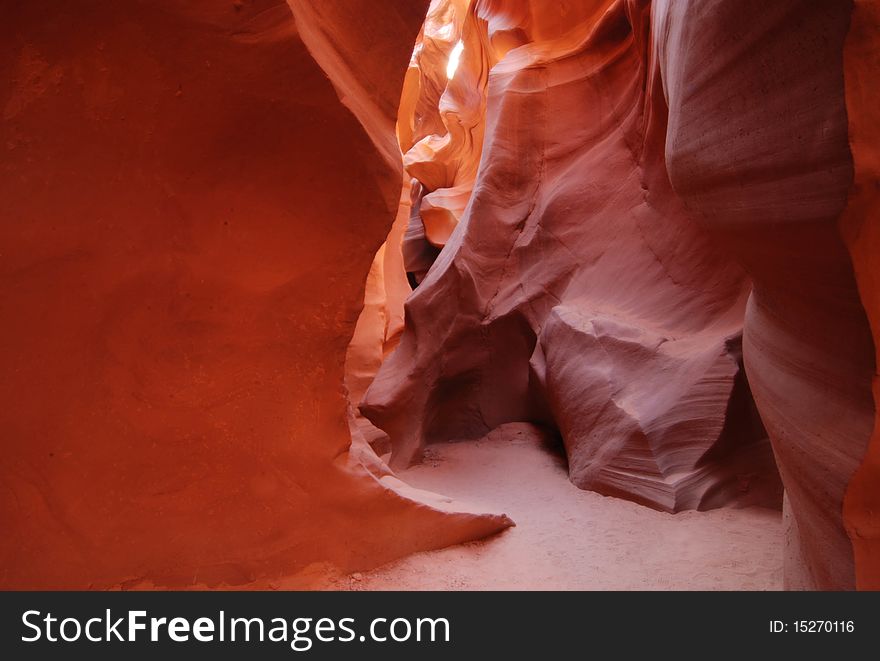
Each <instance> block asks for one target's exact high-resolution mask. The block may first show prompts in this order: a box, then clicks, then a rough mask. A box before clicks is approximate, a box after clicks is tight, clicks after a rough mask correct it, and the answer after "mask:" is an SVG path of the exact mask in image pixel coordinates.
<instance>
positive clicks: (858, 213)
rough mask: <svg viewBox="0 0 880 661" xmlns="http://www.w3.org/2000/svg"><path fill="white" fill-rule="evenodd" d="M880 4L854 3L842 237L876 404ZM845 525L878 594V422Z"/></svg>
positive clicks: (866, 584)
mask: <svg viewBox="0 0 880 661" xmlns="http://www.w3.org/2000/svg"><path fill="white" fill-rule="evenodd" d="M878 34H880V3H878V2H876V1H874V0H870V1H865V0H856V2H855V3H854V6H853V13H852V18H851V24H850V30H849V33H848V34H847V38H846V45H845V49H844V79H845V83H846V109H847V116H848V120H849V145H850V150H851V152H852V158H853V168H854V181H853V187H852V188H851V190H850V196H849V201H848V205H847V208H846V210H845V212H844V215H843V217H842V219H841V230H842V234H843V236H844V238H845V240H846V244H847V247H848V248H849V250H850V253H851V255H852V261H853V271H854V274H855V278H856V283H857V284H858V288H859V295H860V297H861V300H862V304H863V306H864V308H865V312H866V313H867V316H868V321H869V323H870V326H871V331H872V335H873V338H874V350H875V371H874V375H873V377H874V403H875V408H876V406H877V403H878V402H880V378H878V376H877V371H876V365H877V364H880V355H877V353H876V352H878V351H880V217H878V211H877V210H878V209H880V123H878V122H877V108H878V107H880V41H878V39H877V35H878ZM844 524H845V525H846V529H847V532H848V533H849V535H850V538H851V540H852V543H853V550H854V552H855V573H856V577H855V578H856V585H857V586H858V587H859V588H862V589H868V590H880V418H877V416H876V415H875V418H874V430H873V434H872V436H871V440H870V443H869V446H868V450H867V453H866V454H865V456H864V458H863V459H862V463H861V464H860V466H859V469H858V470H857V472H856V474H855V475H854V476H853V479H852V481H851V482H850V484H849V487H848V490H847V494H846V498H845V500H844Z"/></svg>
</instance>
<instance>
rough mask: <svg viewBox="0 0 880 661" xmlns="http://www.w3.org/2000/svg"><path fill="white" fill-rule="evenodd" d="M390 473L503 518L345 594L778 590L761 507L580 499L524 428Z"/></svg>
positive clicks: (434, 449) (772, 536) (365, 578)
mask: <svg viewBox="0 0 880 661" xmlns="http://www.w3.org/2000/svg"><path fill="white" fill-rule="evenodd" d="M398 475H399V476H400V477H401V478H402V479H403V480H405V481H406V482H408V483H409V484H412V485H413V486H415V487H418V488H421V489H428V490H431V491H436V492H439V493H442V494H445V495H448V496H451V497H453V498H455V499H458V500H466V501H470V502H472V503H478V504H481V505H483V506H486V507H489V508H492V509H493V510H495V511H503V512H506V513H507V514H508V515H510V516H511V517H512V518H513V520H514V521H516V523H517V527H516V528H512V529H510V530H508V531H506V532H504V533H501V534H500V535H496V536H495V537H493V538H491V539H488V540H485V541H482V542H474V543H469V544H463V545H460V546H455V547H451V548H447V549H442V550H439V551H431V552H426V553H417V554H415V555H412V556H409V557H407V558H404V559H402V560H399V561H396V562H393V563H391V564H388V565H385V566H384V567H380V568H379V569H377V570H374V571H371V572H364V573H362V574H354V575H353V576H352V577H342V578H341V579H336V580H333V581H332V583H333V584H332V585H328V586H327V587H330V588H331V589H353V590H490V589H495V590H541V589H544V590H779V589H781V588H782V520H781V519H782V517H781V514H780V513H779V512H777V511H774V510H769V509H763V508H748V509H722V510H714V511H711V512H684V513H681V514H675V515H671V514H664V513H662V512H656V511H654V510H651V509H648V508H646V507H642V506H640V505H636V504H634V503H631V502H628V501H625V500H620V499H617V498H606V497H603V496H600V495H598V494H595V493H592V492H588V491H581V490H580V489H578V488H577V487H575V486H573V485H572V484H571V483H570V482H569V481H568V479H567V476H566V472H565V465H564V460H563V459H561V458H560V457H559V456H558V455H556V454H554V453H553V452H551V451H550V450H548V449H547V448H546V447H544V445H543V444H542V442H541V441H540V439H539V438H537V437H536V436H535V435H534V434H532V433H531V432H530V431H529V428H528V427H525V426H512V427H511V426H508V427H507V428H503V429H502V430H501V431H499V432H495V433H493V434H490V435H489V436H488V437H486V438H484V439H481V440H479V441H467V442H460V443H447V444H442V445H433V446H431V447H430V449H429V450H428V453H427V456H426V459H425V461H424V463H422V464H420V465H417V466H414V467H412V468H410V469H408V470H406V471H401V472H399V473H398Z"/></svg>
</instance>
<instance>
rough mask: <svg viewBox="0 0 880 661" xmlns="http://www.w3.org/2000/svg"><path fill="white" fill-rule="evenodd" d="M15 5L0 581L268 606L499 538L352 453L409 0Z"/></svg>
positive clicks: (393, 191)
mask: <svg viewBox="0 0 880 661" xmlns="http://www.w3.org/2000/svg"><path fill="white" fill-rule="evenodd" d="M8 4H9V6H8V7H6V8H5V9H4V20H3V22H2V25H0V52H2V54H0V81H2V82H0V175H2V176H0V210H2V211H0V214H2V216H0V245H2V246H3V247H2V252H3V259H2V260H0V310H2V318H3V320H4V321H3V325H2V327H0V353H2V365H3V378H2V380H0V388H2V394H0V397H2V401H3V407H2V409H0V429H2V455H0V456H2V459H0V492H2V496H0V527H2V529H3V535H2V537H0V566H2V571H0V586H2V587H3V588H87V587H93V588H105V587H111V586H118V585H123V586H149V585H155V586H160V587H166V586H167V587H182V586H189V585H196V586H215V585H253V586H260V585H265V584H266V583H267V582H269V581H273V580H277V578H278V577H279V576H284V575H290V574H293V573H294V572H296V571H298V570H300V569H302V568H303V567H305V566H307V565H308V564H309V563H313V562H332V563H336V564H337V565H339V566H340V567H342V568H343V569H352V568H357V567H366V566H371V565H375V564H377V563H380V562H383V561H386V560H389V559H391V558H393V557H396V556H399V555H401V554H404V553H407V552H411V551H414V550H418V549H426V548H434V547H438V546H442V545H446V544H450V543H454V542H458V541H461V540H465V539H471V538H473V537H476V536H481V535H485V534H488V533H490V532H493V531H495V530H498V529H500V528H502V527H504V526H506V525H509V521H508V520H507V519H506V518H504V517H500V516H491V515H477V514H469V513H462V512H456V511H454V505H452V506H450V505H448V504H445V505H443V504H431V503H430V502H427V501H423V500H419V501H418V502H416V501H415V500H412V499H410V497H408V496H407V495H405V494H407V493H409V492H408V491H407V490H406V488H405V486H403V485H401V484H400V483H398V482H397V481H395V480H394V479H393V477H391V476H390V475H389V474H388V472H387V469H385V468H384V467H383V466H382V465H381V464H380V463H379V462H378V461H377V460H376V458H375V455H372V454H371V453H370V451H369V450H368V448H364V447H360V446H358V447H356V448H355V449H356V452H351V453H350V452H348V450H349V444H350V436H349V431H348V427H347V403H346V399H345V391H344V389H343V386H342V382H343V361H344V355H345V351H346V346H347V344H348V341H349V339H350V337H351V335H352V333H353V331H354V325H355V321H356V319H357V315H358V313H359V311H360V308H361V305H362V301H363V286H364V280H365V278H366V275H367V272H368V270H369V268H370V263H371V261H372V259H373V256H374V254H375V252H376V250H377V249H378V247H379V245H380V244H381V243H382V241H383V240H384V238H385V236H386V234H387V233H388V229H389V227H390V225H391V222H392V220H393V217H394V214H395V212H396V209H397V202H398V197H399V192H400V181H401V175H402V173H401V170H400V164H399V155H398V156H397V159H396V160H395V158H393V152H392V149H391V148H389V145H392V146H393V144H394V143H393V140H394V138H393V118H394V113H395V109H396V107H397V100H398V98H399V92H400V88H401V85H402V81H403V76H404V73H405V70H406V62H407V58H408V57H409V55H410V52H411V49H412V44H413V42H414V40H415V38H416V35H417V33H418V29H419V25H420V23H421V21H422V19H423V17H424V13H425V11H426V8H427V7H426V3H424V2H414V1H412V0H399V1H383V2H381V3H376V2H361V3H330V2H323V3H319V4H320V8H321V10H320V11H319V12H317V14H312V13H310V12H307V11H305V10H304V5H305V3H300V2H293V1H292V2H291V6H288V5H287V4H286V3H284V2H283V1H282V0H240V1H236V2H233V1H231V0H230V1H229V2H226V1H219V0H156V1H154V2H134V1H130V0H126V1H122V2H120V1H118V0H86V1H83V2H77V3H71V2H65V1H61V0H32V1H29V2H22V3H8ZM310 4H311V3H310ZM291 7H292V8H293V10H294V13H295V14H296V18H297V20H296V21H295V20H294V17H293V14H292V13H291ZM316 35H321V36H322V38H318V37H316ZM301 37H302V38H301ZM304 41H305V43H304ZM307 47H308V48H310V49H311V52H310V51H309V50H308V49H307ZM353 63H356V64H359V66H358V67H353V66H352V64H353ZM319 64H320V66H319ZM328 76H329V78H328ZM353 79H354V80H356V81H358V82H359V85H360V87H358V86H357V85H355V84H354V83H353V82H352V80H353ZM334 85H335V89H334ZM340 97H341V98H342V101H344V102H345V104H343V103H342V102H340ZM410 495H412V496H413V497H418V498H422V496H419V495H417V494H410ZM425 497H426V498H427V497H428V496H425Z"/></svg>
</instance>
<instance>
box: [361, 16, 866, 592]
mask: <svg viewBox="0 0 880 661" xmlns="http://www.w3.org/2000/svg"><path fill="white" fill-rule="evenodd" d="M436 4H437V3H435V5H436ZM447 4H448V3H447ZM876 7H877V5H876V3H874V2H860V3H856V9H855V12H854V13H853V7H852V5H851V3H849V2H837V1H836V0H825V1H820V2H812V1H807V0H784V1H782V2H777V3H771V4H770V5H769V6H768V5H767V4H766V3H760V2H757V1H755V2H751V1H748V2H740V1H739V0H715V1H712V2H697V1H687V0H686V1H683V2H678V0H675V1H672V0H655V1H654V2H650V1H649V0H567V1H563V2H556V3H552V6H550V5H548V4H547V3H540V2H530V1H528V0H518V1H517V2H495V1H493V0H475V1H474V2H473V3H471V5H470V13H469V15H468V18H467V19H466V20H465V21H463V22H462V23H461V25H462V28H461V30H462V36H461V39H462V41H463V43H464V44H465V52H464V55H463V57H462V65H461V68H462V70H463V71H465V72H470V75H465V76H463V77H462V79H461V80H459V78H458V75H456V77H455V79H453V80H452V81H450V83H449V86H448V87H447V89H446V91H445V92H444V93H443V94H442V95H441V96H440V98H439V99H437V100H436V102H432V103H428V102H429V101H431V100H432V99H435V98H436V93H433V92H432V96H429V95H426V94H423V97H424V102H423V103H422V106H423V107H424V108H426V109H423V110H419V108H420V106H419V104H418V103H416V102H414V101H410V103H409V104H404V106H403V107H402V111H403V114H402V115H401V117H402V118H404V117H406V118H408V119H407V127H418V126H427V127H428V129H427V132H426V134H425V136H422V137H420V136H419V135H412V134H413V133H414V131H410V130H409V128H408V129H407V131H399V132H400V134H401V135H407V136H410V137H409V139H408V141H406V142H403V144H402V146H403V148H404V150H405V151H406V150H407V148H409V153H408V154H407V158H405V164H406V166H407V170H408V172H409V173H410V174H411V175H413V177H415V179H416V180H417V184H416V186H415V187H414V189H413V190H414V194H413V200H414V201H416V202H419V204H418V206H416V205H414V208H413V211H414V213H413V219H412V222H411V226H413V225H415V226H416V227H415V228H414V229H411V230H410V231H409V233H408V235H407V238H408V239H409V240H410V243H409V245H408V244H407V242H406V241H405V242H404V257H406V254H407V248H408V247H409V248H410V251H411V253H412V254H418V255H420V256H421V258H422V259H424V258H425V256H429V257H431V255H430V253H429V252H427V250H426V248H425V246H426V245H427V244H430V245H431V246H434V247H439V246H445V248H444V249H443V251H442V252H441V253H440V254H439V256H436V253H435V255H434V257H436V261H434V262H433V265H432V266H431V267H430V270H429V271H428V270H426V269H424V265H423V264H421V263H419V264H418V267H419V268H420V269H423V270H425V271H426V272H425V273H424V274H421V276H420V278H419V280H421V284H420V285H419V286H418V288H417V289H416V290H415V292H414V293H413V295H412V296H411V297H410V299H409V300H408V301H407V303H406V308H405V315H406V321H405V326H406V327H405V331H404V333H403V336H402V338H401V341H400V346H399V348H398V350H397V351H396V352H395V353H393V354H392V355H391V356H390V358H389V359H388V360H387V361H386V362H385V363H384V364H383V365H382V368H381V370H380V371H379V373H378V375H377V378H376V379H375V381H374V382H373V384H372V385H371V387H370V389H369V390H368V392H367V394H366V397H365V398H364V401H363V403H362V404H361V410H362V411H363V413H364V414H365V415H366V416H367V417H368V418H369V419H370V420H371V421H372V422H373V423H374V424H376V425H377V426H379V427H381V428H382V429H383V430H385V431H386V432H387V433H388V435H389V437H390V440H391V444H392V447H393V453H392V457H391V460H392V463H393V465H405V464H407V463H409V462H410V461H412V460H413V459H415V458H417V457H418V455H419V453H420V452H421V450H422V448H423V447H424V445H425V444H426V443H431V442H435V441H442V440H447V439H453V438H454V439H467V438H476V437H479V436H481V435H483V434H485V433H486V431H488V430H490V429H492V428H494V427H497V426H498V425H501V424H503V423H506V422H512V421H530V422H537V423H541V424H544V425H547V426H549V427H551V428H554V429H556V430H558V432H559V434H560V436H561V438H562V441H563V443H564V445H565V449H566V453H567V455H568V460H569V471H570V477H571V479H572V481H573V482H574V483H575V484H577V485H578V486H581V487H583V488H588V489H594V490H597V491H599V492H601V493H605V494H610V495H617V496H622V497H626V498H630V499H633V500H636V501H639V502H643V503H646V504H649V505H651V506H653V507H657V508H661V509H666V510H669V511H677V510H680V509H687V508H707V507H714V506H718V505H722V504H731V503H746V502H760V503H764V504H770V503H773V502H774V501H775V500H776V499H777V498H778V496H779V492H778V483H777V482H776V480H777V479H778V478H777V477H776V469H775V467H774V458H775V463H776V464H777V465H778V468H779V473H780V474H781V477H782V481H783V482H784V485H785V488H786V493H787V497H786V499H785V507H784V510H785V520H786V528H787V529H786V539H785V552H786V583H787V585H788V587H791V588H821V589H841V588H851V587H853V586H855V585H856V584H857V583H858V585H859V586H860V587H877V586H878V578H877V576H878V574H877V567H878V566H880V565H878V561H877V551H876V548H877V546H876V544H877V542H876V540H877V539H878V537H880V535H878V530H880V526H878V523H877V521H878V518H877V514H876V512H877V508H876V494H877V493H878V479H877V478H878V472H880V471H878V468H877V465H878V464H877V462H878V459H877V457H878V455H877V452H876V442H875V444H874V445H872V446H871V451H870V452H869V453H868V454H867V458H866V450H867V448H868V441H869V437H870V435H871V430H872V428H873V426H874V418H875V407H874V403H873V401H872V397H871V379H872V377H873V375H874V374H875V367H874V365H875V363H874V343H873V340H872V336H871V331H870V327H869V324H868V317H870V318H871V319H872V320H873V321H875V322H876V319H874V317H876V312H877V311H876V303H875V302H874V301H875V299H876V297H877V293H876V292H877V290H876V287H875V281H876V273H877V267H876V264H875V262H876V258H875V257H874V251H875V250H874V249H875V248H876V246H877V243H876V241H875V239H876V236H875V235H876V232H875V228H874V227H873V225H872V224H871V222H870V221H871V216H870V214H871V209H872V204H873V202H874V201H875V197H876V188H877V186H876V182H877V164H876V152H875V150H876V146H875V145H876V139H875V138H876V137H877V136H876V129H875V125H876V122H875V121H872V120H871V113H872V110H871V108H873V105H872V103H873V101H874V96H875V94H874V93H873V92H872V91H871V90H873V89H875V87H874V86H873V85H872V82H873V76H875V75H876V74H875V72H876V71H877V51H876V48H877V47H876V33H872V32H871V30H872V28H876V24H877V8H876ZM851 14H852V30H851V31H850V32H849V34H850V36H849V39H848V41H847V42H846V43H847V45H846V60H845V59H844V53H845V49H844V42H845V40H846V39H847V34H848V30H850V23H851ZM420 64H421V65H422V66H426V65H427V66H433V67H434V68H436V67H437V66H438V64H437V63H433V64H432V63H431V62H426V61H424V59H423V61H422V62H421V63H420ZM412 77H413V76H410V77H409V78H408V82H407V88H408V85H409V81H410V79H411V78H412ZM421 77H422V78H426V77H427V78H431V75H430V74H426V73H425V72H422V74H421ZM435 78H436V76H435ZM462 87H466V88H468V89H467V90H463V89H461V88H462ZM404 98H405V99H406V98H407V95H406V93H405V94H404ZM462 100H464V101H462ZM460 103H464V104H465V105H466V106H467V107H468V108H469V109H470V113H469V112H468V111H467V109H465V110H463V109H462V108H461V107H460V106H459V104H460ZM427 108H436V110H429V109H427ZM847 109H849V116H848V115H847ZM444 111H446V112H445V114H444ZM481 112H482V113H484V114H485V117H484V118H483V119H482V121H479V120H473V119H470V120H468V122H467V127H468V130H467V131H466V132H464V133H463V132H461V131H460V130H459V127H460V126H461V124H460V123H457V118H459V117H471V116H478V115H479V113H481ZM413 113H415V115H416V117H418V116H419V114H420V113H421V115H423V116H424V117H425V120H424V121H422V122H420V121H413V120H412V119H411V115H412V114H413ZM438 116H439V118H440V120H441V121H438V119H437V117H438ZM449 119H451V120H453V121H452V122H450V121H447V120H449ZM463 134H466V135H467V139H468V140H470V141H471V143H472V144H468V145H467V148H466V149H465V148H463V145H465V144H466V143H467V141H462V139H461V137H460V136H461V135H463ZM410 143H412V144H413V145H414V146H413V147H410ZM453 145H458V147H457V148H455V149H453V148H451V146H453ZM477 159H479V163H478V168H477V169H473V165H474V163H475V162H476V161H477ZM853 159H855V183H854V179H853V173H854V168H853ZM463 161H468V162H467V163H463ZM469 172H473V173H474V175H473V180H469V179H468V176H467V175H466V176H462V177H460V178H459V173H469ZM460 183H463V184H465V185H466V188H465V189H463V190H465V191H467V192H468V197H467V200H466V202H464V203H462V201H461V199H460V198H458V197H456V196H454V195H451V194H450V192H452V191H455V190H456V187H457V186H459V184H460ZM471 190H472V194H470V191H471ZM438 191H439V194H437V192H438ZM430 196H434V198H436V199H438V200H444V202H443V203H440V204H436V203H432V204H426V203H425V202H424V200H425V199H427V198H428V197H430ZM451 199H454V203H452V202H450V201H449V200H451ZM438 207H443V208H445V211H444V213H443V214H440V213H439V212H438ZM441 210H442V209H441ZM438 218H443V219H445V220H444V222H442V223H441V222H437V219H438ZM419 224H421V227H418V225H419ZM439 229H442V230H443V231H442V232H441V231H439ZM419 242H421V244H419ZM417 247H420V248H421V252H419V250H416V249H415V248H417ZM854 265H855V269H854ZM411 270H412V271H415V270H416V269H415V268H413V269H411ZM422 278H423V279H422ZM866 309H867V312H868V317H866V314H865V310H866ZM743 365H744V367H745V369H743ZM746 375H747V376H748V378H747V379H746ZM756 407H757V411H759V412H760V418H759V417H758V415H757V411H756ZM768 435H769V438H770V441H771V443H772V449H773V456H771V454H770V449H769V446H768V443H767V441H766V436H768ZM860 466H861V468H859V467H860ZM857 470H858V473H857V474H856V471H857ZM854 474H856V475H857V476H856V479H855V480H854V481H853V482H852V485H851V486H850V482H851V480H852V478H853V475H854ZM848 487H849V494H848V495H847V489H848ZM845 496H846V505H844V499H845ZM845 507H846V515H845V516H844V508H845ZM847 533H849V534H847ZM851 537H852V540H854V541H855V550H856V555H855V559H856V562H854V555H853V541H852V540H851V539H850V538H851Z"/></svg>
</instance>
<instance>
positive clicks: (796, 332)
mask: <svg viewBox="0 0 880 661" xmlns="http://www.w3.org/2000/svg"><path fill="white" fill-rule="evenodd" d="M655 7H656V8H655V19H656V21H655V27H654V34H655V39H656V40H657V42H658V48H659V53H660V62H661V68H662V69H663V75H664V83H665V89H666V93H667V96H668V99H669V107H670V120H669V130H668V143H667V149H666V154H667V163H668V165H669V171H670V175H671V179H672V183H673V186H674V187H675V190H676V191H677V192H678V193H679V194H680V195H681V197H682V199H683V200H684V201H685V202H686V203H687V205H688V206H689V207H690V208H691V209H693V210H694V211H695V212H697V213H698V214H700V216H702V218H703V220H704V223H705V224H706V226H707V228H709V229H710V231H711V232H712V233H713V234H714V235H715V236H716V237H717V238H718V239H719V240H720V241H723V242H724V244H725V245H726V246H727V247H728V248H729V249H730V250H731V251H732V252H734V253H735V254H736V255H737V256H738V258H739V259H740V261H741V262H742V263H743V264H744V266H745V268H746V270H747V271H748V272H749V274H750V276H751V277H752V278H753V281H754V286H753V292H752V295H751V298H750V300H749V306H748V310H747V312H746V325H745V337H744V349H745V362H746V369H747V373H748V376H749V381H750V383H751V385H752V389H753V391H754V393H755V398H756V400H757V403H758V406H759V408H760V411H761V417H762V419H763V421H764V423H765V424H766V426H767V429H768V431H769V432H770V436H771V439H772V441H773V448H774V452H775V454H776V458H777V463H778V465H779V470H780V472H781V474H782V478H783V481H784V483H785V488H786V493H787V496H788V510H789V511H788V517H789V523H790V531H789V534H788V537H787V544H788V546H789V549H788V554H787V564H786V581H787V584H788V586H789V587H792V588H798V587H803V588H821V589H831V588H845V587H852V586H853V585H854V569H853V559H852V558H853V551H852V546H851V544H850V540H849V539H848V537H847V534H846V532H845V530H844V525H843V520H842V507H843V497H844V492H845V490H846V488H847V484H848V483H849V481H850V479H851V477H852V475H853V473H854V471H855V470H856V468H857V466H858V465H859V463H860V461H861V459H862V457H863V456H864V454H865V450H866V446H867V442H868V438H869V436H870V433H871V428H872V426H873V419H874V406H873V402H872V400H871V376H872V374H873V370H874V349H873V345H872V338H871V334H870V330H869V328H868V323H867V320H866V318H865V312H864V309H863V308H862V304H861V301H860V298H859V294H858V291H857V287H856V279H855V277H854V276H853V267H852V263H851V260H850V256H849V254H848V252H847V249H846V246H845V245H844V241H843V239H842V236H841V232H840V229H839V227H838V219H839V218H840V216H841V213H842V212H843V210H844V207H845V205H846V202H847V195H848V193H849V191H850V186H851V183H852V177H853V168H852V161H851V158H850V152H849V149H848V141H847V117H846V106H845V99H844V76H843V44H844V38H845V36H846V34H847V28H848V25H849V20H850V10H851V6H850V4H849V3H845V2H837V1H831V0H829V1H826V2H812V1H811V2H807V1H799V0H787V1H784V2H777V3H773V5H772V6H767V5H766V4H762V3H759V2H738V1H737V2H734V1H732V0H731V1H725V2H714V3H708V4H707V3H701V2H695V1H694V2H690V1H689V2H677V1H676V2H671V1H668V0H667V1H665V2H658V3H656V6H655Z"/></svg>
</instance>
